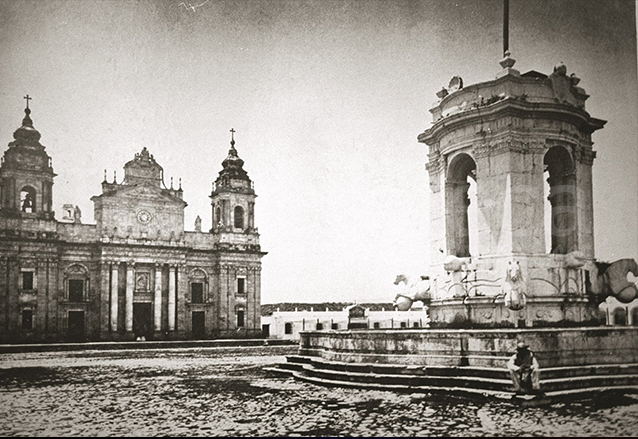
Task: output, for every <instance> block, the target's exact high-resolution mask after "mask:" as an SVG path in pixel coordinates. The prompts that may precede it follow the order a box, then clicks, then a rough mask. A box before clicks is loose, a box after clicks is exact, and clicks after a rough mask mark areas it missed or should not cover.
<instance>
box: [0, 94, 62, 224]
mask: <svg viewBox="0 0 638 439" xmlns="http://www.w3.org/2000/svg"><path fill="white" fill-rule="evenodd" d="M24 99H26V101H27V106H26V108H25V110H24V113H25V116H24V119H23V120H22V126H21V127H20V128H18V129H17V130H16V131H15V132H14V133H13V138H14V140H13V142H10V143H9V149H8V150H7V151H5V153H4V156H3V157H2V164H1V165H0V189H1V192H0V215H1V216H4V217H13V218H16V217H21V218H38V219H47V220H52V219H53V217H54V212H53V206H52V205H53V178H54V177H55V176H56V174H55V173H54V172H53V167H52V165H51V157H49V155H48V154H47V153H46V151H45V148H44V146H43V145H42V144H41V143H40V133H39V132H38V130H36V129H35V128H34V127H33V121H32V120H31V117H30V114H31V109H30V108H29V101H30V100H31V97H30V96H29V95H26V96H25V97H24Z"/></svg>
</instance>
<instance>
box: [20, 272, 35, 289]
mask: <svg viewBox="0 0 638 439" xmlns="http://www.w3.org/2000/svg"><path fill="white" fill-rule="evenodd" d="M22 289H23V290H32V289H33V271H23V272H22Z"/></svg>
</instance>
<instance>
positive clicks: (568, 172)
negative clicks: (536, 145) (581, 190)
mask: <svg viewBox="0 0 638 439" xmlns="http://www.w3.org/2000/svg"><path fill="white" fill-rule="evenodd" d="M543 163H544V165H545V173H546V175H547V183H548V184H549V194H548V197H547V199H548V204H546V205H545V216H546V217H549V218H548V219H547V221H546V223H549V228H550V233H549V234H548V233H546V235H549V236H548V238H549V241H550V243H551V244H550V247H549V252H550V253H556V254H567V253H570V252H572V251H574V250H578V234H577V229H578V216H577V215H578V214H577V206H576V167H575V165H574V160H573V158H572V155H571V153H570V151H569V150H568V149H567V148H566V147H564V146H562V145H555V146H552V147H551V148H550V149H549V150H548V151H547V153H545V157H544V159H543Z"/></svg>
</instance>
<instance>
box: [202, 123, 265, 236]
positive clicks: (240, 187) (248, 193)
mask: <svg viewBox="0 0 638 439" xmlns="http://www.w3.org/2000/svg"><path fill="white" fill-rule="evenodd" d="M230 132H231V141H230V150H228V157H226V159H225V160H224V161H223V162H222V166H223V169H222V170H221V171H220V172H219V176H218V177H217V180H215V182H214V183H213V192H212V193H211V195H210V198H211V200H212V202H211V204H212V208H213V227H212V229H211V233H215V234H228V233H230V234H247V235H256V236H258V234H257V229H256V228H255V198H256V197H257V195H255V190H254V187H253V182H252V180H251V179H250V177H248V174H247V173H246V171H245V170H244V167H243V166H244V161H243V160H242V159H240V158H239V156H238V155H237V150H236V149H235V130H234V129H231V130H230Z"/></svg>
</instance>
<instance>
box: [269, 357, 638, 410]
mask: <svg viewBox="0 0 638 439" xmlns="http://www.w3.org/2000/svg"><path fill="white" fill-rule="evenodd" d="M286 358H287V362H286V363H281V364H279V365H278V366H277V367H275V368H270V369H269V370H271V371H273V372H276V373H280V374H288V375H292V376H293V377H295V378H296V379H299V380H302V381H306V382H310V383H314V384H319V385H324V386H340V387H354V388H365V389H375V390H391V391H404V392H428V393H439V392H440V393H446V394H461V395H468V396H472V395H473V396H488V397H497V398H512V397H513V396H514V392H513V387H512V381H511V380H510V377H509V372H508V371H507V370H506V369H504V368H492V367H477V366H414V365H400V364H380V363H346V362H339V361H328V360H325V359H323V358H320V357H313V356H303V355H291V356H288V357H286ZM540 378H541V379H540V384H541V389H542V390H543V392H545V395H546V397H547V398H545V399H549V400H554V399H557V398H559V397H562V396H569V397H573V396H575V395H579V396H586V395H589V394H592V393H596V392H602V391H609V390H623V391H637V392H638V364H636V363H634V364H601V365H587V366H567V367H551V368H546V369H541V376H540Z"/></svg>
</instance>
